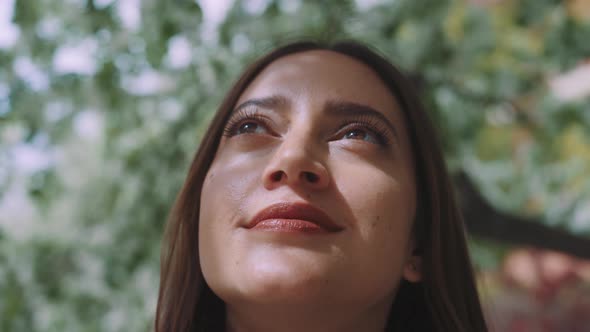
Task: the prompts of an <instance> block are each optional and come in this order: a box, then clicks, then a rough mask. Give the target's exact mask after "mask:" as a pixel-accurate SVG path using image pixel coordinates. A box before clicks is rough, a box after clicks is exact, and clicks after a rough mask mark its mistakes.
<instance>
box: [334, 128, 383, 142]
mask: <svg viewBox="0 0 590 332" xmlns="http://www.w3.org/2000/svg"><path fill="white" fill-rule="evenodd" d="M339 136H340V137H341V138H342V139H352V140H361V141H365V142H369V143H372V144H377V145H384V144H385V142H386V141H385V138H384V137H383V135H382V134H380V133H379V132H378V131H377V130H375V129H372V128H367V127H366V125H363V124H351V125H349V126H346V127H345V128H343V129H342V130H341V131H340V135H339Z"/></svg>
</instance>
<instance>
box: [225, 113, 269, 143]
mask: <svg viewBox="0 0 590 332" xmlns="http://www.w3.org/2000/svg"><path fill="white" fill-rule="evenodd" d="M271 123H272V121H271V120H270V119H268V118H267V117H266V116H264V115H261V114H257V113H256V111H251V110H240V111H238V112H237V113H236V114H235V115H234V116H232V117H231V118H230V119H229V120H228V122H227V124H226V126H225V128H224V129H223V134H224V136H226V137H233V136H237V135H244V134H254V135H273V132H272V130H271V129H270V128H271Z"/></svg>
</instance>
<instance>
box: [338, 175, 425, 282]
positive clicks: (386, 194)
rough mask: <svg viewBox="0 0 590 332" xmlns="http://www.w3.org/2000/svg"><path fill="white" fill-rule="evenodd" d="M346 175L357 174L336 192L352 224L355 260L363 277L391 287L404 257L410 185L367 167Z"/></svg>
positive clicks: (410, 212) (410, 209) (409, 223)
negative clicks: (349, 213)
mask: <svg viewBox="0 0 590 332" xmlns="http://www.w3.org/2000/svg"><path fill="white" fill-rule="evenodd" d="M350 172H351V171H350V169H349V170H348V171H347V174H358V175H355V176H354V177H350V176H348V177H345V178H342V181H340V182H339V183H340V186H339V189H340V191H341V193H342V196H343V198H344V199H345V200H346V203H347V205H348V206H349V207H350V210H351V213H352V214H353V216H354V221H355V222H356V224H355V230H356V234H357V240H356V245H355V247H356V248H355V250H354V251H355V252H357V253H358V255H359V257H357V259H358V260H359V261H362V262H363V263H362V264H364V265H363V266H362V269H363V270H364V271H367V273H366V275H367V278H378V279H379V280H373V281H372V282H375V283H377V284H378V283H382V284H383V285H389V287H395V286H396V285H397V282H398V281H399V279H400V278H401V273H402V267H403V264H404V262H405V259H406V257H407V255H408V242H409V240H410V233H411V232H410V231H411V227H412V222H413V219H414V214H415V191H414V187H413V183H412V182H409V181H406V180H405V179H406V178H407V177H404V176H401V175H396V174H394V175H391V174H386V173H384V172H381V171H380V170H377V169H372V168H367V167H365V168H364V169H363V171H362V172H361V171H360V170H358V171H357V172H354V173H350ZM401 174H403V173H401ZM361 183H362V185H361ZM368 271H371V272H370V273H369V272H368ZM370 274H371V275H372V277H371V276H369V275H370Z"/></svg>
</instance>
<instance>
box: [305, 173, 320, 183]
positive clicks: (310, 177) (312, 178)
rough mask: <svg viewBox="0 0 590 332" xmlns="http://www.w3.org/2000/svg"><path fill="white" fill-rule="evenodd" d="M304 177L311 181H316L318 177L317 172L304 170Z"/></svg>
mask: <svg viewBox="0 0 590 332" xmlns="http://www.w3.org/2000/svg"><path fill="white" fill-rule="evenodd" d="M304 174H305V179H306V180H307V181H309V182H311V183H316V182H318V181H319V179H320V178H319V177H318V176H317V174H314V173H311V172H305V173H304Z"/></svg>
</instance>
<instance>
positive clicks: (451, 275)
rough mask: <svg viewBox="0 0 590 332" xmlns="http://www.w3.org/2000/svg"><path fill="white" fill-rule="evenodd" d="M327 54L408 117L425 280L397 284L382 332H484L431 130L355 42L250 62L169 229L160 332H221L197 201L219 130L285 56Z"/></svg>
mask: <svg viewBox="0 0 590 332" xmlns="http://www.w3.org/2000/svg"><path fill="white" fill-rule="evenodd" d="M310 50H330V51H334V52H338V53H340V54H344V55H347V56H350V57H352V58H354V59H356V60H358V61H360V62H362V63H364V64H365V65H367V66H369V67H370V68H372V69H373V70H374V71H375V72H376V73H377V74H378V75H379V77H380V78H381V80H382V81H383V82H384V83H385V85H386V86H387V87H388V88H389V90H390V91H391V93H392V94H393V95H394V96H395V97H396V99H397V101H398V102H399V104H400V106H401V109H402V111H403V114H404V116H405V120H406V124H407V128H408V134H409V139H410V142H411V148H412V151H413V157H414V165H415V167H416V172H415V174H416V179H415V181H416V186H417V188H418V205H417V214H416V215H417V216H416V220H415V222H414V234H415V236H416V242H417V244H418V246H417V248H418V249H417V250H418V254H419V255H420V256H421V257H422V266H421V267H422V276H423V277H422V281H421V282H419V283H409V282H406V281H402V282H401V284H400V287H399V289H398V293H397V295H396V298H395V300H394V303H393V305H392V307H391V311H390V314H389V320H388V324H387V328H386V330H387V331H456V332H461V331H464V332H467V331H469V332H473V331H487V328H486V325H485V321H484V317H483V313H482V309H481V305H480V301H479V297H478V293H477V288H476V284H475V277H474V272H473V268H472V265H471V261H470V259H469V254H468V251H467V243H466V237H465V229H464V225H463V220H462V217H461V214H460V211H459V208H458V206H457V203H456V202H455V197H454V192H453V187H452V183H451V179H450V177H449V174H448V172H447V169H446V165H445V162H444V159H443V155H442V149H441V147H440V144H439V141H438V139H437V135H436V132H435V129H434V127H433V125H432V123H431V121H430V120H429V118H428V115H427V113H426V112H425V110H424V107H423V106H422V104H421V102H420V99H419V97H418V95H417V93H416V92H415V91H414V89H413V88H412V84H411V82H410V81H409V80H408V79H407V78H406V77H405V76H404V75H403V74H402V73H401V72H400V71H399V70H398V69H396V68H395V67H394V66H393V65H392V64H391V63H390V62H389V61H387V60H386V59H385V58H384V57H382V56H380V55H379V54H378V53H376V52H375V51H373V50H371V49H370V48H368V47H366V46H364V45H362V44H360V43H358V42H351V41H347V42H339V43H336V44H333V45H322V44H319V43H316V42H296V43H291V44H288V45H286V46H282V47H279V48H277V49H275V50H273V51H271V52H270V53H268V54H266V55H265V56H263V57H261V58H260V59H258V60H257V61H255V62H254V63H253V64H251V65H250V66H249V67H248V68H246V70H245V71H244V73H243V74H242V75H241V77H240V78H239V79H238V81H237V82H236V83H235V84H234V85H233V87H232V88H231V89H230V90H229V92H228V94H227V95H226V96H225V99H224V100H223V102H222V103H221V106H220V107H219V109H218V111H217V113H216V114H215V117H214V118H213V120H212V122H211V124H210V126H209V129H208V131H207V133H206V134H205V135H204V136H203V140H202V142H201V144H200V147H199V149H198V151H197V153H196V155H195V157H194V159H193V162H192V164H191V166H190V170H189V172H188V176H187V178H186V181H185V183H184V185H183V187H182V189H181V191H180V194H179V195H178V197H177V199H176V202H175V204H174V207H173V209H172V211H171V214H170V217H169V220H168V223H167V225H166V230H165V235H164V236H165V237H164V242H163V246H162V256H161V273H160V290H159V294H158V306H157V312H156V318H155V329H156V331H157V332H169V331H223V330H224V324H225V305H224V303H223V302H222V300H221V299H219V298H218V297H217V296H216V295H215V294H214V293H213V292H212V291H211V289H210V288H209V286H208V285H207V284H206V282H205V281H204V279H203V276H202V273H201V269H200V263H199V253H198V243H197V241H198V226H199V218H198V217H199V202H200V200H201V188H202V185H203V181H204V179H205V175H206V174H207V171H208V169H209V167H210V165H211V162H212V161H213V158H214V155H215V152H216V149H217V146H218V144H219V141H220V137H221V135H222V131H223V127H224V125H225V123H226V121H227V117H228V116H229V114H230V112H231V111H232V109H233V108H234V107H235V104H236V102H237V100H238V98H239V97H240V95H241V94H242V92H243V91H244V90H245V89H246V87H247V86H248V85H249V84H250V83H251V82H252V81H253V80H254V78H255V77H256V76H257V75H258V74H259V73H260V72H261V71H262V70H263V69H264V68H265V67H266V66H268V65H269V64H270V63H271V62H273V61H275V60H276V59H278V58H281V57H283V56H285V55H288V54H294V53H298V52H304V51H310Z"/></svg>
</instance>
